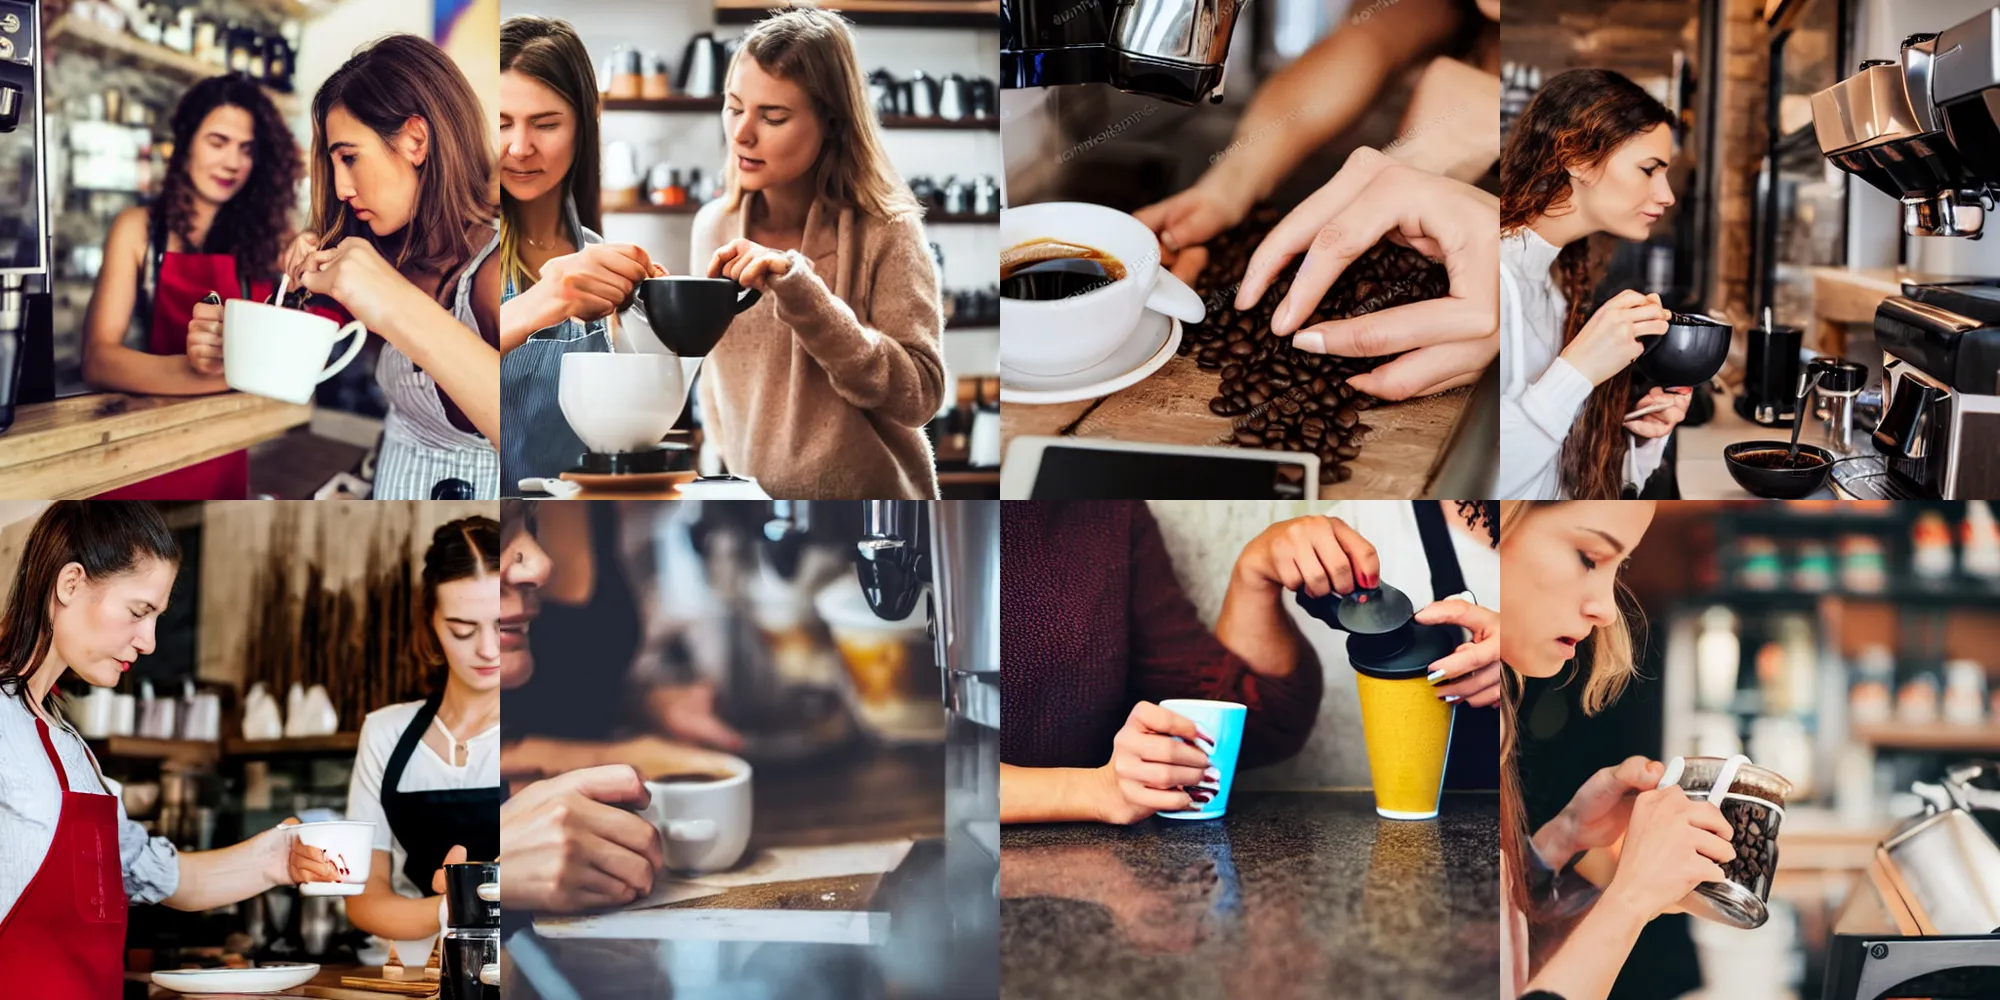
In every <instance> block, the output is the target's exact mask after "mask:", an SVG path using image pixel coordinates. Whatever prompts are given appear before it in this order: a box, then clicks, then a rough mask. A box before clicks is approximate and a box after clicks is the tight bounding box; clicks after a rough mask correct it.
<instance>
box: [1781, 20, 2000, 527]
mask: <svg viewBox="0 0 2000 1000" xmlns="http://www.w3.org/2000/svg"><path fill="white" fill-rule="evenodd" d="M1812 114H1813V133H1814V136H1815V138H1816V139H1817V140H1818V141H1819V148H1820V152H1821V153H1823V154H1824V155H1825V156H1826V158H1827V159H1828V160H1830V161H1832V163H1833V164H1834V165H1835V166H1838V167H1840V168H1841V169H1842V170H1845V171H1847V172H1848V173H1850V174H1853V175H1854V176H1856V177H1859V178H1860V179H1862V180H1864V181H1866V182H1867V183H1868V184H1869V185H1871V186H1873V187H1875V188H1876V189H1878V190H1880V191H1882V192H1884V193H1886V194H1888V195H1890V196H1891V197H1894V198H1895V199H1896V200H1897V201H1898V202H1900V203H1901V205H1902V225H1903V232H1904V233H1906V234H1908V235H1911V236H1957V237H1964V238H1969V239H1978V238H1980V236H1981V234H1982V232H1983V231H1984V228H1985V224H1986V217H1987V213H1988V212H1989V211H1990V210H1991V209H1992V207H1993V204H1994V200H1995V198H1996V196H2000V7H1995V8H1993V9H1990V10H1987V11H1986V12H1985V13H1982V14H1980V15H1979V16H1977V17H1974V18H1971V19H1969V20H1967V21H1965V22H1963V23H1961V24H1957V25H1954V26H1952V27H1950V28H1946V29H1945V30H1943V31H1940V32H1937V33H1936V34H1928V33H1926V34H1916V35H1911V36H1909V37H1908V38H1906V39H1904V40H1903V45H1902V51H1901V53H1900V56H1899V58H1897V59H1894V60H1870V61H1868V62H1865V63H1862V64H1861V68H1860V71H1859V72H1857V73H1856V74H1855V75H1853V76H1850V77H1848V78H1846V79H1844V80H1842V81H1840V82H1839V83H1836V84H1834V85H1833V86H1832V87H1829V88H1827V89H1826V90H1822V91H1820V92H1819V93H1817V94H1814V95H1813V98H1812ZM1875 340H1876V343H1877V344H1878V345H1879V346H1880V347H1881V348H1882V352H1883V358H1882V372H1883V375H1882V399H1883V411H1882V419H1881V421H1880V423H1879V424H1878V426H1877V427H1876V428H1875V429H1874V432H1873V434H1872V439H1873V444H1874V450H1875V451H1876V453H1877V454H1876V455H1873V456H1868V457H1866V458H1865V459H1863V460H1861V461H1856V462H1843V463H1842V464H1841V465H1839V466H1836V467H1835V469H1834V476H1833V478H1834V481H1835V483H1836V484H1837V485H1839V486H1840V487H1841V488H1842V489H1843V490H1845V491H1847V492H1849V493H1853V494H1855V495H1859V496H1865V497H1880V498H1905V497H1907V498H1916V499H1942V500H1954V499H1968V498H1980V499H1993V498H2000V277H1995V278H1983V279H1972V280H1964V281H1950V282H1940V283H1929V284H1926V283H1921V282H1915V281H1905V282H1904V283H1903V287H1902V294H1901V295H1892V296H1890V297H1888V298H1886V299H1884V300H1883V301H1882V304H1881V305H1880V306H1878V307H1877V308H1876V310H1875Z"/></svg>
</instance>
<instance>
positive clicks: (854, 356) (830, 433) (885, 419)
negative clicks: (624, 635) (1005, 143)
mask: <svg viewBox="0 0 2000 1000" xmlns="http://www.w3.org/2000/svg"><path fill="white" fill-rule="evenodd" d="M724 89H725V93H724V95H723V109H722V125H723V130H724V132H725V133H726V134H727V138H728V142H729V159H728V161H727V164H726V166H725V167H724V169H723V177H724V179H725V181H726V183H727V188H726V189H725V191H724V193H723V195H722V197H720V198H718V199H716V200H715V201H713V202H710V203H709V204H707V205H704V206H703V207H702V210H701V212H700V214H698V215H696V216H695V220H694V235H693V238H692V248H691V250H692V252H691V255H690V257H689V260H690V261H692V262H693V266H694V268H695V269H696V270H697V271H704V272H705V273H706V274H707V275H708V276H710V277H725V278H729V279H731V280H734V281H736V282H738V283H740V284H744V285H748V286H750V287H752V288H756V289H758V290H760V291H762V292H763V293H764V297H763V301H761V302H758V303H757V304H756V305H755V306H752V307H751V308H749V309H747V310H745V311H744V312H743V313H742V314H741V315H739V316H737V317H736V320H735V322H734V323H733V324H732V325H731V326H730V332H729V334H728V335H727V336H725V337H723V338H722V340H721V342H720V343H718V344H717V345H716V347H715V349H714V350H713V351H711V352H710V353H709V355H708V361H707V363H706V365H705V367H704V368H703V374H702V378H701V403H702V412H703V414H704V427H705V428H706V429H707V430H708V431H709V432H710V434H711V435H712V436H713V437H714V439H715V441H716V443H717V445H718V446H719V448H720V450H721V453H722V456H723V458H724V460H725V461H727V463H728V464H729V467H730V470H731V471H733V472H738V473H741V474H743V475H747V476H751V477H753V478H755V479H757V480H758V481H759V483H760V484H761V485H762V486H763V489H764V491H765V492H766V493H769V494H770V495H771V496H774V497H789V498H793V499H800V500H809V499H826V500H833V499H861V498H877V499H880V498H897V497H902V498H920V497H934V496H936V495H937V465H936V461H935V459H934V458H933V457H932V455H931V446H930V440H929V439H928V438H926V437H925V436H924V425H925V424H927V423H929V422H930V420H931V418H932V417H934V416H936V415H937V411H938V407H939V405H940V404H942V402H943V401H944V394H945V372H944V353H943V350H944V349H943V342H942V335H943V332H944V311H943V305H942V303H941V302H940V301H939V299H938V275H937V270H936V268H935V267H934V266H933V264H932V261H931V254H930V249H929V247H928V246H927V243H926V240H925V237H924V223H923V214H922V211H921V210H920V209H919V207H918V204H917V201H916V199H915V197H913V196H912V195H911V194H910V190H909V188H908V187H906V186H905V185H904V184H903V182H902V180H901V178H899V177H898V176H897V175H896V172H895V169H894V168H893V167H891V166H890V164H889V156H888V153H887V152H886V151H885V150H884V149H883V148H882V137H881V135H880V133H879V130H878V128H877V126H876V123H875V112H874V110H873V109H872V108H871V107H870V106H869V102H868V88H867V84H866V82H865V80H864V79H863V78H862V75H861V68H860V65H859V63H858V62H857V61H856V58H855V55H854V38H853V36H852V35H851V34H850V33H849V31H848V28H847V23H846V22H845V21H843V20H841V19H840V18H839V17H838V16H836V15H834V14H831V13H827V12H825V11H821V10H817V9H814V8H811V7H799V8H792V9H787V10H785V11H783V12H780V13H777V14H773V15H772V16H770V17H767V18H765V19H764V20H762V21H759V22H757V23H756V24H754V25H752V26H751V27H750V30H749V31H747V32H745V33H744V35H743V39H742V42H741V43H740V45H739V46H738V47H737V50H736V54H735V56H734V57H733V58H731V60H730V62H729V74H728V77H727V81H726V86H725V88H724Z"/></svg>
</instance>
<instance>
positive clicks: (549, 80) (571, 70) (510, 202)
mask: <svg viewBox="0 0 2000 1000" xmlns="http://www.w3.org/2000/svg"><path fill="white" fill-rule="evenodd" d="M509 71H512V72H516V73H521V74H523V75H525V76H527V77H529V78H531V79H533V80H535V81H536V82H538V83H540V84H542V85H543V86H545V87H547V88H549V89H550V90H553V91H555V92H556V93H557V94H559V95H561V96H562V99H563V100H564V101H567V102H568V103H569V108H570V112H571V113H572V114H573V115H575V116H576V149H575V154H574V157H573V158H572V159H571V160H570V164H569V170H568V172H566V173H564V174H563V177H562V184H561V187H560V190H561V192H562V194H563V195H565V196H567V197H568V198H569V199H570V200H571V201H573V202H575V203H576V217H577V220H578V221H579V222H580V223H582V224H583V226H584V227H585V228H588V229H590V230H592V231H601V230H602V229H603V214H602V209H601V207H600V206H601V204H602V200H601V198H600V197H599V187H598V184H599V180H598V173H599V170H598V160H599V157H600V156H601V154H600V153H599V152H598V148H597V130H598V121H597V116H598V111H599V107H600V95H599V94H598V92H597V70H596V68H595V67H593V66H591V64H590V51H589V50H588V49H585V48H584V47H583V39H581V38H578V37H577V35H576V29H575V28H572V27H570V23H569V22H568V21H564V20H561V19H558V18H553V17H530V16H526V15H521V16H516V17H510V18H508V19H507V20H505V21H503V22H501V24H500V72H502V73H506V72H509ZM517 125H518V123H517ZM520 211H521V208H520V204H519V203H518V202H516V201H515V200H514V196H513V195H510V194H508V193H507V191H506V189H505V188H502V189H501V191H500V261H501V264H500V266H501V267H502V268H503V269H504V270H505V272H506V274H507V276H508V277H511V278H513V279H514V288H515V290H517V291H524V290H526V289H528V288H529V287H531V286H533V285H534V283H535V278H536V277H537V275H535V274H533V273H532V272H530V271H529V270H528V268H527V265H525V264H523V263H522V262H521V237H520V225H519V223H518V221H517V216H518V215H519V214H520Z"/></svg>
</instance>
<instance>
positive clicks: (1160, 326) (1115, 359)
mask: <svg viewBox="0 0 2000 1000" xmlns="http://www.w3.org/2000/svg"><path fill="white" fill-rule="evenodd" d="M1006 335H1007V334H1006V333H1005V332H1004V331H1003V332H1002V333H1001V334H1000V336H1001V337H1003V338H1004V337H1006ZM1180 345H1181V321H1180V320H1177V319H1174V318H1173V317H1171V316H1168V315H1166V314H1165V313H1157V312H1153V311H1152V310H1150V309H1149V310H1147V311H1146V314H1145V315H1144V316H1141V317H1140V318H1139V325H1138V327H1136V328H1135V329H1134V330H1133V331H1132V336H1130V337H1127V338H1125V342H1124V343H1123V344H1120V345H1118V349H1117V350H1115V351H1113V352H1111V356H1110V357H1108V358H1105V359H1104V360H1103V361H1099V362H1098V363H1096V364H1094V365H1091V366H1090V367H1088V368H1085V369H1084V370H1082V371H1080V372H1072V373H1070V374H1068V375H1027V374H1024V373H1022V372H1017V371H1015V370H1013V369H1011V368H1009V367H1007V363H1006V362H1004V361H1003V362H1001V363H1000V401H1001V402H1003V403H1073V402H1076V401H1077V400H1080V399H1096V398H1098V397H1099V396H1109V395H1111V394H1112V393H1114V392H1117V391H1118V390H1120V389H1123V388H1125V387H1126V386H1130V385H1134V384H1137V383H1138V382H1139V381H1140V380H1141V379H1144V378H1145V377H1146V376H1148V375H1151V374H1153V373H1154V372H1156V371H1159V370H1160V366H1161V365H1164V364H1166V363H1167V360H1168V359H1169V358H1172V357H1173V356H1174V351H1175V350H1176V349H1178V348H1179V347H1180Z"/></svg>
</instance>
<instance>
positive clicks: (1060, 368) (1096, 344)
mask: <svg viewBox="0 0 2000 1000" xmlns="http://www.w3.org/2000/svg"><path fill="white" fill-rule="evenodd" d="M1039 239H1057V240H1062V241H1064V242H1067V243H1077V244H1081V245H1083V246H1087V247H1090V248H1091V249H1094V250H1100V251H1103V252H1104V253H1108V254H1110V255H1111V256H1113V257H1116V258H1118V262H1119V263H1120V264H1122V265H1124V267H1125V277H1124V278H1122V279H1120V280H1118V281H1114V282H1111V283H1110V284H1107V285H1105V286H1104V287H1102V288H1096V289H1092V290H1091V291H1088V292H1084V293H1083V294H1081V295H1072V296H1070V297H1069V298H1066V299H1051V300H1048V301H1035V302H1031V301H1026V300H1022V299H1010V298H1004V297H1003V298H1002V299H1001V300H1000V363H1001V364H1003V365H1005V366H1006V367H1008V368H1010V369H1012V370H1014V371H1017V372H1020V373H1021V374H1023V375H1068V374H1071V373H1074V372H1079V371H1082V370H1083V369H1085V368H1088V367H1090V366H1091V365H1094V364H1096V363H1098V362H1099V361H1103V360H1104V359H1105V358H1108V357H1110V356H1111V353H1112V352H1113V351H1116V350H1117V349H1118V345H1120V344H1123V343H1124V342H1125V340H1126V338H1128V337H1130V336H1131V335H1132V331H1133V330H1134V329H1135V328H1137V327H1138V325H1139V319H1140V317H1142V316H1143V315H1144V314H1145V312H1146V311H1147V310H1149V309H1150V310H1152V311H1154V312H1159V313H1165V314H1166V315H1168V316H1172V317H1174V318H1176V319H1179V320H1180V321H1182V322H1184V323H1199V322H1201V320H1202V317H1203V316H1205V315H1207V309H1206V308H1205V307H1204V306H1203V305H1202V302H1201V296H1199V295H1196V294H1195V293H1194V289H1192V288H1189V287H1188V286H1187V283H1186V282H1183V281H1182V280H1181V279H1179V278H1176V277H1174V276H1173V274H1172V273H1171V272H1169V271H1168V270H1167V269H1165V268H1163V267H1161V266H1160V241H1159V238H1158V237H1156V236H1154V235H1153V231H1152V230H1150V229H1147V228H1146V224H1145V223H1143V222H1140V221H1139V220H1138V219H1135V218H1133V217H1132V216H1130V215H1127V214H1126V213H1124V212H1120V211H1118V210H1117V209H1114V208H1106V207H1104V206H1102V205H1091V204H1088V203H1085V202H1077V201H1053V202H1043V203H1041V204H1037V205H1024V206H1022V207H1020V208H1009V209H1006V210H1004V211H1002V212H1001V213H1000V245H1001V246H1005V247H1011V246H1017V245H1019V244H1022V243H1026V242H1028V241H1030V240H1039Z"/></svg>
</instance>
